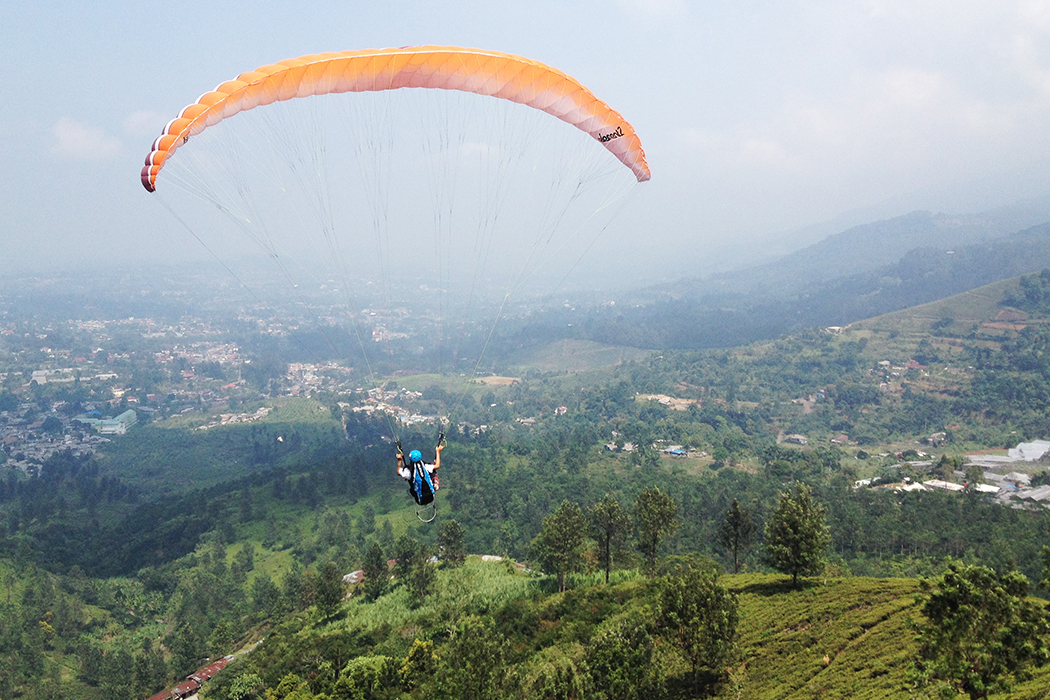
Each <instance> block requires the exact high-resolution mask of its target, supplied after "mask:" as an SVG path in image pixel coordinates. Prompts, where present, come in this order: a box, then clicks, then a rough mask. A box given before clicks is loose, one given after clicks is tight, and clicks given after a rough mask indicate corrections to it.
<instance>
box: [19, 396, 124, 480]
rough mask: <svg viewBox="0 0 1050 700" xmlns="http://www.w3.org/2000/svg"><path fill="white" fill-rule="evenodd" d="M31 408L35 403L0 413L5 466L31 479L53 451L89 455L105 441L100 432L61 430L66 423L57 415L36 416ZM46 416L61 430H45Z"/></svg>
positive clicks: (59, 414)
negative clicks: (19, 471) (56, 422)
mask: <svg viewBox="0 0 1050 700" xmlns="http://www.w3.org/2000/svg"><path fill="white" fill-rule="evenodd" d="M35 408H36V404H22V405H20V406H19V407H18V409H17V410H14V411H0V450H3V453H4V455H5V456H6V462H5V465H6V466H8V467H11V468H14V469H19V470H21V471H22V472H24V473H26V474H28V475H31V476H33V475H36V473H37V470H39V467H40V465H41V464H43V463H44V462H45V461H47V459H48V458H49V457H51V455H53V454H55V453H56V452H65V451H67V450H68V451H70V452H72V453H73V454H76V455H86V454H92V453H94V452H95V450H96V449H98V446H99V445H101V444H102V443H103V442H106V441H107V440H108V438H106V437H103V434H102V431H96V432H91V433H85V432H80V431H65V430H64V428H65V426H66V421H65V419H64V418H63V417H62V414H61V413H60V412H58V411H57V410H56V411H52V412H51V413H47V414H39V413H35V412H34V411H33V409H35ZM49 417H53V419H54V420H56V421H60V422H61V426H62V428H63V430H61V431H57V430H48V429H47V420H48V418H49Z"/></svg>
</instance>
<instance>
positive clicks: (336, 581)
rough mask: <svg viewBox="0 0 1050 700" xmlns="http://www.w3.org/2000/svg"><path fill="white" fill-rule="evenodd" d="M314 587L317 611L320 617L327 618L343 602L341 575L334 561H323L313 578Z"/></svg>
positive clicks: (343, 590) (343, 589) (343, 587)
mask: <svg viewBox="0 0 1050 700" xmlns="http://www.w3.org/2000/svg"><path fill="white" fill-rule="evenodd" d="M314 587H315V599H316V601H317V611H318V613H319V614H320V615H321V619H327V618H329V617H331V616H332V615H334V614H335V613H336V611H337V610H338V609H339V604H340V603H342V602H343V595H345V593H346V587H345V586H344V585H343V575H342V573H341V572H340V571H339V567H338V566H336V563H335V562H334V561H327V562H325V563H324V566H322V567H321V571H320V573H319V574H318V576H317V578H316V579H315V582H314Z"/></svg>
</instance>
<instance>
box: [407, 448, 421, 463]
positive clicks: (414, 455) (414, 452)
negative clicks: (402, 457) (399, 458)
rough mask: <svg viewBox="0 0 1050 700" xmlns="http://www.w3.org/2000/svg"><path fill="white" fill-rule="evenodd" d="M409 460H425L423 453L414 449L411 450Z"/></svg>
mask: <svg viewBox="0 0 1050 700" xmlns="http://www.w3.org/2000/svg"><path fill="white" fill-rule="evenodd" d="M408 461H410V462H422V461H423V453H422V452H420V451H419V450H412V451H411V452H409V453H408Z"/></svg>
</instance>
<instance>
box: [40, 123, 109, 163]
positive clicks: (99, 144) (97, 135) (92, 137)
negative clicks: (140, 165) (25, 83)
mask: <svg viewBox="0 0 1050 700" xmlns="http://www.w3.org/2000/svg"><path fill="white" fill-rule="evenodd" d="M54 136H55V142H54V145H52V146H51V152H52V153H54V154H55V155H60V156H65V157H67V158H76V159H78V160H108V159H110V158H115V157H116V156H119V155H120V154H121V153H122V152H123V150H124V145H123V144H122V143H121V142H120V139H118V138H116V137H114V136H107V135H106V132H105V131H104V130H102V129H101V128H99V127H97V126H91V125H88V124H81V123H80V122H78V121H76V120H75V119H71V118H69V117H62V118H61V119H59V120H58V122H57V123H56V124H55V127H54Z"/></svg>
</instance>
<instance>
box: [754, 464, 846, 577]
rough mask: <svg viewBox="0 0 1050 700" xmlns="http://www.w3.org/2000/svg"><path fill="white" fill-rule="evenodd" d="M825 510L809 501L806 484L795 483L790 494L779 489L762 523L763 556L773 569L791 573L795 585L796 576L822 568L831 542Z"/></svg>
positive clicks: (821, 569) (817, 571) (812, 573)
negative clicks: (774, 501) (776, 498)
mask: <svg viewBox="0 0 1050 700" xmlns="http://www.w3.org/2000/svg"><path fill="white" fill-rule="evenodd" d="M826 516H827V509H826V508H824V506H822V505H820V504H819V503H817V502H815V501H814V500H813V497H812V495H811V493H810V489H809V486H807V485H806V484H802V483H800V484H797V485H796V486H795V491H794V493H792V492H790V491H789V492H786V493H784V492H782V493H781V494H780V498H779V499H778V500H777V505H776V508H775V509H774V510H773V512H772V513H771V514H770V516H769V520H768V521H767V522H766V558H767V559H768V560H769V563H770V564H771V565H772V566H773V568H775V569H776V570H777V571H781V572H783V573H785V574H790V575H791V585H792V586H795V587H796V588H797V587H798V577H799V576H800V575H803V576H805V575H810V576H815V575H817V574H819V573H820V572H821V571H823V570H824V552H825V551H826V550H827V548H828V544H829V543H830V542H831V535H830V534H829V532H828V526H827V524H826V519H827V518H826Z"/></svg>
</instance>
